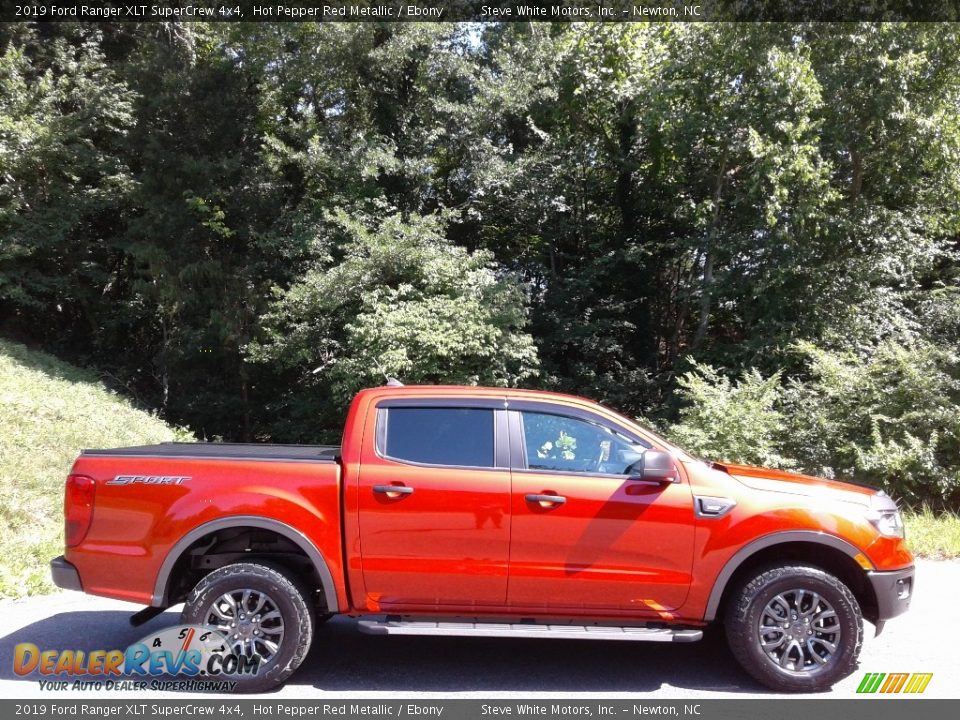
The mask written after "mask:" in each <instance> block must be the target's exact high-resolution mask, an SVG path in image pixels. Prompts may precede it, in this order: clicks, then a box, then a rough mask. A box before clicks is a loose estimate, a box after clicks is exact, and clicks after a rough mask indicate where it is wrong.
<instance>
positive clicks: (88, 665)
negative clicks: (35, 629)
mask: <svg viewBox="0 0 960 720" xmlns="http://www.w3.org/2000/svg"><path fill="white" fill-rule="evenodd" d="M260 661H261V657H260V655H258V654H256V652H252V651H251V653H250V654H244V653H242V652H241V653H237V652H234V649H233V648H232V647H231V645H230V643H229V642H228V641H227V639H226V638H225V637H224V636H223V635H222V634H220V633H219V632H217V631H216V630H211V629H209V628H205V627H201V626H199V625H177V626H175V627H172V628H166V629H164V630H161V631H160V632H157V633H153V634H151V635H148V636H147V637H145V638H143V639H141V640H138V641H137V642H135V643H133V644H132V645H130V647H128V648H127V649H126V650H90V651H84V650H41V649H40V648H38V647H37V646H36V645H34V644H33V643H20V644H18V645H17V646H16V647H15V648H14V652H13V671H14V672H15V673H16V674H17V675H20V676H27V675H31V674H38V675H39V676H40V678H41V680H40V688H41V690H106V691H126V690H137V691H139V690H146V689H150V690H190V691H196V690H208V691H212V692H229V691H231V690H233V689H234V687H235V686H236V682H235V681H234V680H233V678H234V677H236V676H240V675H256V674H257V672H258V671H259V670H260ZM177 677H179V678H186V679H169V678H177Z"/></svg>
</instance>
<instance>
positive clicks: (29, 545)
mask: <svg viewBox="0 0 960 720" xmlns="http://www.w3.org/2000/svg"><path fill="white" fill-rule="evenodd" d="M0 437H2V438H3V442H2V443H0V477H2V478H3V480H4V491H3V494H2V496H0V523H2V525H3V527H4V528H5V530H4V533H3V535H2V536H0V558H2V560H0V597H5V598H10V597H14V598H16V597H21V596H23V595H34V594H37V593H42V592H48V591H49V590H51V589H52V585H51V583H50V567H49V563H50V559H51V558H53V557H55V556H57V555H59V554H61V553H62V552H63V482H64V480H65V479H66V476H67V473H68V472H69V471H70V467H71V465H72V464H73V461H74V460H75V459H76V456H77V453H78V452H79V451H80V450H81V449H82V448H90V447H94V448H96V447H115V446H118V445H139V444H143V443H153V442H160V441H163V440H190V439H192V435H190V433H188V432H186V431H182V430H175V429H172V428H170V427H168V426H167V425H165V424H164V423H163V422H162V421H160V420H159V419H157V418H156V417H155V416H154V415H152V414H150V413H147V412H145V411H143V410H139V409H137V408H135V407H133V405H131V404H130V402H129V401H127V400H124V399H123V398H121V397H120V396H118V395H117V394H116V393H115V392H112V391H110V390H107V389H106V388H105V387H104V386H103V385H102V384H101V383H100V382H98V381H97V378H96V375H95V374H94V373H91V372H89V371H86V370H80V369H78V368H76V367H73V366H70V365H67V364H66V363H63V362H60V361H59V360H56V359H55V358H53V357H51V356H49V355H45V354H43V353H38V352H34V351H31V350H28V349H27V348H25V347H24V346H23V345H18V344H16V343H10V342H6V341H0Z"/></svg>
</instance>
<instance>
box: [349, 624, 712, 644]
mask: <svg viewBox="0 0 960 720" xmlns="http://www.w3.org/2000/svg"><path fill="white" fill-rule="evenodd" d="M358 625H359V628H360V632H362V633H365V634H367V635H448V636H456V637H503V638H553V639H558V640H633V641H645V642H696V641H697V640H700V639H701V638H702V637H703V630H696V629H678V630H671V629H670V628H647V627H613V626H610V625H546V624H544V625H539V624H536V623H493V622H486V623H484V622H442V621H441V622H433V621H426V622H424V621H416V620H392V619H387V620H361V621H360V622H359V623H358Z"/></svg>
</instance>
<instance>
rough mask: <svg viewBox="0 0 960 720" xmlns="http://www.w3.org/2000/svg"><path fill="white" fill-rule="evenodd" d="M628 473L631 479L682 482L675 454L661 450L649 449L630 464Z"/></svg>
mask: <svg viewBox="0 0 960 720" xmlns="http://www.w3.org/2000/svg"><path fill="white" fill-rule="evenodd" d="M627 474H628V475H629V476H630V478H629V479H630V480H645V481H647V482H656V483H668V482H670V483H674V482H680V476H679V475H678V474H677V466H676V464H675V463H674V460H673V456H672V455H670V453H665V452H660V451H659V450H647V451H646V452H645V453H644V454H643V457H641V458H640V459H639V460H638V461H637V462H635V463H634V464H633V465H631V466H630V468H629V469H628V471H627Z"/></svg>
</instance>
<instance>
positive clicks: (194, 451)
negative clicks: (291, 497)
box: [81, 442, 340, 463]
mask: <svg viewBox="0 0 960 720" xmlns="http://www.w3.org/2000/svg"><path fill="white" fill-rule="evenodd" d="M81 454H82V455H89V456H120V457H163V458H224V459H235V460H299V461H309V462H329V463H332V462H336V461H337V459H338V458H339V457H340V446H339V445H268V444H266V443H191V442H163V443H157V444H156V445H134V446H131V447H122V448H108V449H102V450H96V449H88V450H83V451H82V453H81Z"/></svg>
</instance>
